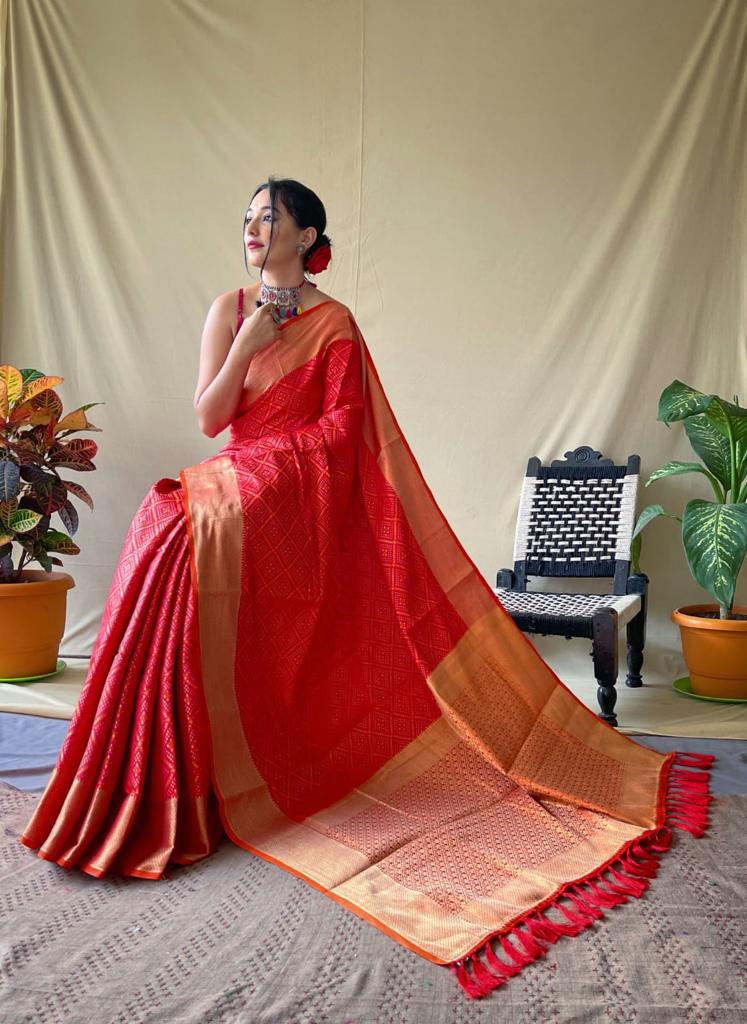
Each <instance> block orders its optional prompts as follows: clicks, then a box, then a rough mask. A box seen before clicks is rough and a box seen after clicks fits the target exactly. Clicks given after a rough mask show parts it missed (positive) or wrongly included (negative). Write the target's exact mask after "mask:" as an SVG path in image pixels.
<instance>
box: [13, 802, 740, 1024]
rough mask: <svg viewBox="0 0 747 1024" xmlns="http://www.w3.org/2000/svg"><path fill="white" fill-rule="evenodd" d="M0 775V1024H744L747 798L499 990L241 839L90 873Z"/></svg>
mask: <svg viewBox="0 0 747 1024" xmlns="http://www.w3.org/2000/svg"><path fill="white" fill-rule="evenodd" d="M34 799H35V798H34V797H32V796H31V795H29V794H25V793H22V792H20V791H18V790H14V789H11V788H10V787H8V786H7V785H6V784H0V820H1V821H2V826H3V827H2V830H0V864H2V869H0V944H1V947H2V961H1V965H0V1007H2V1009H1V1010H0V1018H1V1019H2V1021H3V1024H146V1022H147V1024H166V1022H176V1021H179V1022H194V1024H218V1022H227V1024H323V1022H324V1024H348V1022H349V1024H468V1022H488V1021H501V1022H511V1024H550V1022H553V1024H567V1022H571V1021H573V1022H575V1024H717V1022H718V1024H742V1022H743V1021H744V1020H746V1019H747V986H745V980H746V965H745V956H744V948H745V947H744V936H745V934H746V932H745V926H746V925H747V911H746V909H745V908H746V901H745V895H746V893H745V884H744V836H745V833H746V832H747V797H735V796H729V797H721V798H719V799H718V800H717V801H716V802H715V804H714V810H713V825H712V831H711V832H710V833H709V835H708V836H706V837H705V838H704V839H699V840H698V839H693V838H692V837H691V836H689V835H686V834H684V833H677V835H676V838H675V844H676V845H675V847H674V848H673V849H672V851H671V852H670V853H669V854H667V855H666V856H665V857H664V858H663V860H662V866H661V870H660V872H659V876H658V878H657V879H655V880H654V882H653V883H652V886H651V889H650V890H649V892H648V893H647V894H646V895H645V896H644V897H643V898H642V899H640V900H632V901H631V902H629V903H628V904H626V905H624V906H622V907H618V908H616V909H615V910H612V911H610V912H609V916H608V917H607V918H606V919H603V920H602V921H600V922H597V923H596V924H595V925H594V926H593V927H592V928H591V929H589V930H587V931H586V932H583V933H582V934H581V935H579V936H578V937H576V938H573V939H567V938H564V939H560V941H559V942H558V943H557V944H556V945H555V946H552V947H550V950H549V952H548V954H547V956H546V957H545V958H544V959H542V960H538V961H536V962H535V963H533V964H530V965H529V966H528V967H527V968H525V970H524V971H522V972H521V974H519V975H518V976H517V977H515V978H512V979H511V980H510V981H509V982H508V983H507V984H506V985H504V986H503V987H502V988H500V989H497V990H496V991H495V992H492V993H491V994H490V995H489V996H488V997H487V998H486V999H484V1000H478V1001H470V1000H468V999H467V998H466V997H465V996H464V994H463V993H462V991H461V989H459V987H458V986H457V984H456V981H455V979H454V978H453V977H452V976H451V974H450V973H449V972H448V970H447V969H446V968H443V967H438V966H436V965H434V964H431V963H428V962H427V961H425V960H423V959H422V958H421V957H419V956H417V955H416V954H414V953H411V952H410V951H409V950H407V949H405V948H404V947H402V946H400V945H399V944H397V943H395V942H394V941H392V940H391V939H389V938H388V937H387V936H386V935H384V934H383V933H382V932H380V931H379V930H378V929H377V928H375V927H373V926H372V925H370V924H368V923H367V922H365V921H363V920H361V919H360V918H358V917H356V916H355V915H354V914H352V913H350V912H349V911H347V910H345V909H344V908H343V907H340V906H339V905H338V904H336V903H333V902H332V901H331V900H329V899H328V898H327V897H325V896H324V895H323V894H322V893H320V892H318V891H317V890H315V889H312V888H311V887H310V886H308V885H306V884H305V883H304V882H302V881H301V880H300V879H298V878H295V877H294V876H293V875H290V874H289V873H288V872H286V871H283V870H281V869H280V868H278V867H275V866H274V865H272V864H269V863H268V862H267V861H264V860H262V859H260V858H259V857H255V856H253V855H252V854H250V853H247V852H245V851H244V850H241V849H239V848H238V847H236V846H234V845H233V844H232V843H230V842H229V841H228V840H224V842H223V844H222V845H221V846H220V847H219V848H218V850H217V851H216V853H215V854H214V855H213V856H212V857H210V858H208V859H206V860H204V861H201V862H200V863H198V864H195V865H192V866H191V867H186V868H175V869H174V871H173V873H172V876H171V877H170V878H169V879H166V880H162V881H159V882H150V881H142V880H138V879H124V878H104V879H94V878H91V877H89V876H88V875H85V874H82V873H80V872H75V871H72V872H68V871H65V870H64V869H63V868H60V867H58V866H57V865H55V864H50V863H48V862H46V861H43V860H41V859H40V858H38V857H37V856H36V855H35V853H34V852H33V851H31V850H28V849H26V847H23V846H21V845H20V843H18V842H17V834H18V833H19V831H20V830H21V828H22V826H23V825H24V824H25V822H26V821H27V819H28V816H29V815H30V813H31V808H32V806H33V801H34Z"/></svg>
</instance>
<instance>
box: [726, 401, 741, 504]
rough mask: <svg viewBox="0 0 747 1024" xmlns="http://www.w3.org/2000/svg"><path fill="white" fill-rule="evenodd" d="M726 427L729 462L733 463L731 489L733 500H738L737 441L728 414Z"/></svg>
mask: <svg viewBox="0 0 747 1024" xmlns="http://www.w3.org/2000/svg"><path fill="white" fill-rule="evenodd" d="M725 418H726V429H727V431H728V436H729V462H730V463H731V466H730V468H731V487H730V488H729V490H730V491H731V498H732V501H734V502H736V501H737V500H738V498H739V487H738V486H737V442H736V439H735V437H734V431H733V430H732V429H731V423H730V422H729V417H728V416H726V417H725Z"/></svg>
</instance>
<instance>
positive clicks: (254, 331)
mask: <svg viewBox="0 0 747 1024" xmlns="http://www.w3.org/2000/svg"><path fill="white" fill-rule="evenodd" d="M276 316H277V310H276V305H275V303H274V302H265V303H264V305H262V306H258V307H257V308H256V309H255V310H254V312H253V313H251V314H250V315H249V316H247V317H245V319H244V322H243V323H242V325H241V327H239V329H238V332H237V333H236V337H235V338H234V344H236V343H237V342H240V343H241V344H242V345H243V346H245V347H246V348H248V349H250V351H251V352H252V353H256V352H259V351H260V349H263V348H266V347H267V346H268V345H271V344H272V342H273V341H275V340H276V338H278V337H279V335H280V332H279V331H278V325H279V323H280V321H279V320H276V319H275V317H276Z"/></svg>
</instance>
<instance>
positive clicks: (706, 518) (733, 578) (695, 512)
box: [682, 498, 747, 608]
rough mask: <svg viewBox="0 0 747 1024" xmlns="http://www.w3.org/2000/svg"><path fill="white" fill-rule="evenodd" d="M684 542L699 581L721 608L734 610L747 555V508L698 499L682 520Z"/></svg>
mask: <svg viewBox="0 0 747 1024" xmlns="http://www.w3.org/2000/svg"><path fill="white" fill-rule="evenodd" d="M682 543H683V544H684V547H685V555H686V556H687V562H688V565H689V566H690V572H691V573H692V574H693V577H694V578H695V580H696V581H697V582H698V583H699V584H700V586H701V587H703V589H704V590H707V591H708V593H709V594H711V595H712V596H713V597H714V598H715V599H716V600H717V601H718V603H719V604H720V605H723V606H724V607H725V608H731V606H732V604H733V603H734V591H735V588H736V583H737V576H738V575H739V571H740V569H741V568H742V563H743V562H744V557H745V553H747V505H731V504H730V505H721V504H718V503H717V502H713V501H702V500H701V499H700V498H696V499H694V500H693V501H688V503H687V505H686V506H685V512H684V515H683V517H682Z"/></svg>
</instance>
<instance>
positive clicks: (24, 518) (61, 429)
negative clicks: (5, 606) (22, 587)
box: [0, 365, 104, 583]
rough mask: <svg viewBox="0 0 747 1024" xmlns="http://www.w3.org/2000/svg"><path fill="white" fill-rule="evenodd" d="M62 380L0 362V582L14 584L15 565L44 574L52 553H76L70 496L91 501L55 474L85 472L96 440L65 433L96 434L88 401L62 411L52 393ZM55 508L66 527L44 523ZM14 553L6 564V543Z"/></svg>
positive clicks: (75, 516) (91, 467)
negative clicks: (34, 565) (33, 564)
mask: <svg viewBox="0 0 747 1024" xmlns="http://www.w3.org/2000/svg"><path fill="white" fill-rule="evenodd" d="M63 380H64V377H52V376H49V375H47V374H44V373H41V372H40V371H39V370H19V369H16V367H15V366H8V365H5V366H0V583H19V582H21V570H22V569H23V568H24V566H26V565H27V564H28V563H29V562H38V563H39V565H41V567H42V568H43V569H44V570H45V571H46V572H52V567H53V566H55V565H63V564H64V563H63V562H62V560H61V559H60V558H58V557H57V555H77V554H79V553H80V548H79V547H78V545H77V544H76V543H75V542H74V541H73V540H72V537H73V535H74V534H75V532H76V531H77V529H78V513H77V511H76V510H75V507H74V505H73V504H72V502H71V501H70V495H74V496H75V497H76V498H80V500H81V501H84V502H85V503H86V505H88V506H89V508H90V509H93V500H92V498H91V496H90V494H89V493H88V492H87V491H86V490H85V488H84V487H81V485H80V484H77V483H74V482H73V481H72V480H63V478H62V477H61V476H60V473H59V471H60V470H65V469H74V470H77V471H78V472H90V471H91V470H94V469H95V468H96V467H95V466H94V464H93V457H94V456H95V454H96V452H97V445H96V442H95V441H93V440H86V439H85V438H78V437H76V438H71V437H70V435H71V434H74V433H76V432H78V431H83V430H88V431H100V429H101V428H100V427H96V426H94V425H93V424H92V423H90V422H89V420H88V417H87V416H86V411H87V410H88V409H90V408H92V407H93V406H94V405H102V404H104V403H102V402H91V403H89V404H88V405H82V406H81V407H80V408H79V409H75V410H74V411H73V412H69V413H68V414H67V415H66V416H63V415H62V402H61V401H60V398H59V396H58V395H57V392H56V391H55V390H54V389H55V387H56V386H57V385H58V384H61V383H62V382H63ZM54 512H56V513H57V514H58V515H59V517H60V519H61V520H62V523H63V525H64V527H65V529H66V530H67V533H64V532H63V531H62V530H56V529H54V528H53V527H51V526H50V522H51V517H52V514H53V513H54ZM14 543H15V544H18V545H19V547H20V549H21V551H20V556H19V558H18V565H17V566H16V567H15V568H14V566H13V557H12V556H13V544H14Z"/></svg>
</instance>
